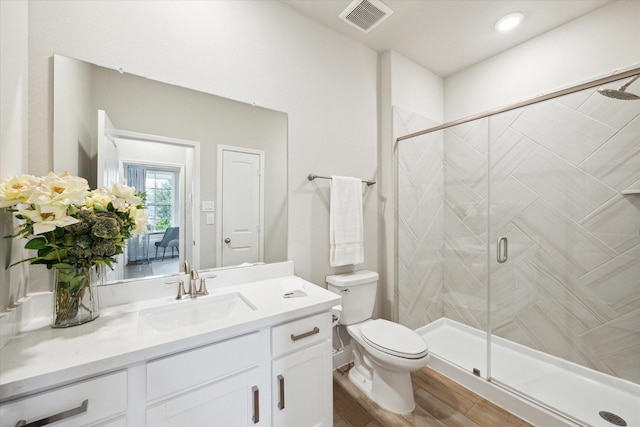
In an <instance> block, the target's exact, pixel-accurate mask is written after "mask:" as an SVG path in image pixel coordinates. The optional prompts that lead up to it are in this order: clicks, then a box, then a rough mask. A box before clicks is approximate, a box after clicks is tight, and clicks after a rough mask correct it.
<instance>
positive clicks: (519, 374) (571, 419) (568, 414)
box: [416, 318, 640, 427]
mask: <svg viewBox="0 0 640 427" xmlns="http://www.w3.org/2000/svg"><path fill="white" fill-rule="evenodd" d="M416 332H417V333H418V334H420V335H421V336H422V337H423V338H424V339H425V340H426V341H427V344H428V346H429V352H430V354H431V359H430V360H429V366H431V367H432V368H433V369H435V370H437V371H440V372H441V373H443V374H445V375H447V376H448V377H450V378H452V379H453V380H455V381H457V382H459V383H461V384H462V385H464V386H465V387H467V388H469V389H471V390H472V391H474V392H476V393H478V394H480V395H481V396H483V397H485V398H487V399H488V400H491V401H493V402H494V403H496V404H498V405H500V406H502V407H503V408H505V409H507V410H509V411H511V412H513V413H514V414H515V415H517V416H519V417H521V418H523V419H525V420H527V421H528V422H530V423H532V424H534V425H544V426H572V425H584V426H594V427H611V426H614V425H620V424H612V423H611V422H610V421H607V420H606V419H604V418H603V417H602V416H601V415H600V412H606V413H611V414H615V416H617V417H619V418H621V419H623V420H624V421H625V422H626V425H628V426H640V410H639V409H638V408H640V386H639V385H637V384H634V383H632V382H630V381H626V380H623V379H620V378H616V377H612V376H610V375H606V374H603V373H601V372H598V371H595V370H593V369H589V368H586V367H583V366H581V365H578V364H575V363H573V362H569V361H566V360H563V359H560V358H558V357H555V356H551V355H549V354H546V353H543V352H541V351H537V350H532V349H530V348H528V347H526V346H523V345H520V344H517V343H514V342H512V341H509V340H506V339H503V338H500V337H496V336H492V337H491V344H492V345H491V358H492V364H491V379H490V380H489V381H487V380H485V379H484V378H486V376H487V362H486V361H487V347H486V338H487V334H486V332H484V331H481V330H478V329H475V328H472V327H470V326H467V325H463V324H461V323H458V322H456V321H453V320H450V319H446V318H440V319H438V320H436V321H434V322H431V323H429V324H428V325H425V326H422V327H420V328H418V329H416ZM474 371H475V373H474ZM478 374H479V375H478Z"/></svg>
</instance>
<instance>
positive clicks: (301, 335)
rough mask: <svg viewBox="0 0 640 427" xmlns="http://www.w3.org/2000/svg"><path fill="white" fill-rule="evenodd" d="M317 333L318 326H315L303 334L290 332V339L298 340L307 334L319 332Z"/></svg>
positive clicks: (318, 330)
mask: <svg viewBox="0 0 640 427" xmlns="http://www.w3.org/2000/svg"><path fill="white" fill-rule="evenodd" d="M319 333H320V328H318V327H317V326H316V327H315V328H313V329H312V330H310V331H309V332H305V333H304V334H300V335H293V334H291V341H298V340H301V339H302V338H306V337H308V336H311V335H315V334H319Z"/></svg>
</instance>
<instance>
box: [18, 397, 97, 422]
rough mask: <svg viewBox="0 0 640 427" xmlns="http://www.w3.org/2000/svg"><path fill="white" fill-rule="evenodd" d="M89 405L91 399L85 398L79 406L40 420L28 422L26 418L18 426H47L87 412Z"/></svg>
mask: <svg viewBox="0 0 640 427" xmlns="http://www.w3.org/2000/svg"><path fill="white" fill-rule="evenodd" d="M88 407H89V399H85V400H84V402H82V404H81V405H80V406H78V407H77V408H73V409H68V410H66V411H62V412H60V413H59V414H55V415H51V416H50V417H46V418H43V419H41V420H38V421H33V422H30V423H29V424H27V421H26V420H20V421H18V423H17V424H16V427H40V426H46V425H47V424H53V423H55V422H56V421H60V420H64V419H65V418H71V417H73V416H74V415H78V414H82V413H83V412H87V408H88Z"/></svg>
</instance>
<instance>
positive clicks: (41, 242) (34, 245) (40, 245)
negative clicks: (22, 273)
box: [24, 237, 47, 249]
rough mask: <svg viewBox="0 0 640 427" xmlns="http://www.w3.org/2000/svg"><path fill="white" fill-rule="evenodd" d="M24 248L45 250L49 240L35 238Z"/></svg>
mask: <svg viewBox="0 0 640 427" xmlns="http://www.w3.org/2000/svg"><path fill="white" fill-rule="evenodd" d="M24 247H25V249H44V248H46V247H47V239H45V238H44V237H34V238H33V239H31V240H29V241H28V242H27V244H26V245H24Z"/></svg>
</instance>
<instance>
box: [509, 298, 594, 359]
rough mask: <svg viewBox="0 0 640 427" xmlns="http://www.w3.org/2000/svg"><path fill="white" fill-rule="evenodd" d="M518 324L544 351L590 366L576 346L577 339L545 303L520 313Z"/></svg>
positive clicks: (517, 318)
mask: <svg viewBox="0 0 640 427" xmlns="http://www.w3.org/2000/svg"><path fill="white" fill-rule="evenodd" d="M516 323H517V325H518V326H519V327H520V328H521V329H522V330H523V331H525V333H526V334H527V335H528V336H529V337H530V338H531V340H532V341H533V342H535V343H536V347H537V348H539V349H541V350H542V351H544V352H546V353H549V354H552V355H554V356H558V357H561V358H563V359H566V360H570V361H573V362H576V363H579V364H581V365H583V366H590V363H589V359H588V358H587V357H586V356H585V355H584V354H583V352H582V351H581V350H580V348H579V347H578V346H577V345H576V338H574V337H573V336H572V335H571V334H569V333H568V331H567V329H566V326H565V325H564V324H563V323H562V322H561V321H560V320H559V319H557V318H556V317H555V316H554V315H553V314H552V312H551V310H550V308H549V307H548V306H546V304H545V303H543V302H539V303H537V304H536V305H534V306H532V307H528V308H527V309H525V310H522V311H520V312H519V313H518V315H517V317H516Z"/></svg>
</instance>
